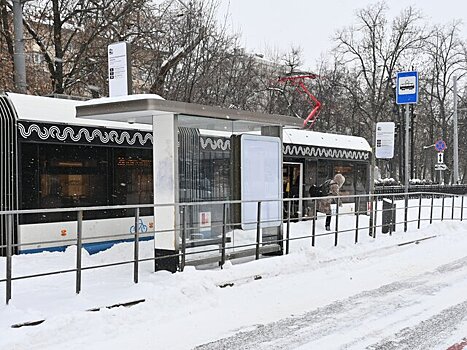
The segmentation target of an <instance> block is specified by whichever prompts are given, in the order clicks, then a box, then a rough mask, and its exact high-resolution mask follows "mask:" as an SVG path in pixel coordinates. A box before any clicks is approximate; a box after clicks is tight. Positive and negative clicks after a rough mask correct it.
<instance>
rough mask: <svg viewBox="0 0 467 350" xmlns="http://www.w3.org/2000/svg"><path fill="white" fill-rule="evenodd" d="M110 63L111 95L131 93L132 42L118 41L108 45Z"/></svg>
mask: <svg viewBox="0 0 467 350" xmlns="http://www.w3.org/2000/svg"><path fill="white" fill-rule="evenodd" d="M107 53H108V55H107V57H108V64H109V96H110V97H117V96H126V95H130V94H131V64H130V44H128V43H126V42H118V43H113V44H110V45H109V46H108V47H107Z"/></svg>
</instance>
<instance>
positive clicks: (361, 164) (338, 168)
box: [0, 93, 371, 255]
mask: <svg viewBox="0 0 467 350" xmlns="http://www.w3.org/2000/svg"><path fill="white" fill-rule="evenodd" d="M80 103H84V102H83V101H77V100H71V99H61V98H50V97H39V96H29V95H21V94H14V93H8V94H6V95H2V96H0V133H1V135H0V136H1V140H0V151H1V155H2V156H1V159H0V165H1V168H0V169H1V171H0V186H1V190H0V210H10V209H50V208H67V207H85V206H112V205H127V204H151V203H153V202H154V201H153V179H152V177H153V169H152V152H153V149H152V147H153V146H152V145H153V142H152V141H153V140H152V137H153V135H152V130H151V128H152V127H151V126H150V125H144V124H137V123H135V124H128V123H123V122H110V121H97V120H90V119H77V118H76V110H75V107H76V106H77V105H79V104H80ZM370 159H371V148H370V146H369V144H368V143H367V142H366V140H365V139H363V138H360V137H353V136H346V135H331V134H324V133H317V132H311V131H305V130H295V129H285V130H284V132H283V178H284V198H291V197H307V193H308V192H307V189H308V188H309V186H311V185H312V184H317V183H321V182H323V181H324V180H325V179H327V178H329V177H331V176H332V175H333V174H334V173H337V172H340V173H342V174H344V176H346V179H347V180H346V183H345V185H344V188H343V191H344V193H345V194H358V193H364V192H366V191H367V190H368V185H369V183H368V174H369V165H370ZM230 164H231V162H230V135H228V134H225V135H219V134H217V135H212V134H210V132H209V131H204V130H199V129H193V128H179V181H180V182H179V189H180V196H179V198H180V202H203V201H215V200H229V199H231V190H230V189H231V165H230ZM297 203H298V204H297V205H296V206H294V207H293V210H294V213H293V215H295V216H297V217H299V216H303V215H306V210H305V209H306V206H307V204H306V202H305V201H297ZM203 215H204V216H203ZM205 216H209V218H210V222H211V223H212V224H213V226H215V225H214V224H215V222H218V221H220V220H222V213H220V210H219V208H215V207H214V206H212V207H211V208H210V207H206V206H203V207H201V206H199V207H193V210H192V212H190V213H188V221H189V224H190V226H191V227H195V228H196V227H200V226H201V225H202V222H201V221H202V219H201V218H202V217H205ZM140 218H141V220H140V223H139V224H138V225H139V230H140V231H142V232H145V231H148V230H149V231H150V230H152V229H154V227H155V223H154V219H153V209H152V208H142V209H141V213H140ZM0 220H1V221H0V246H4V245H5V244H6V231H7V230H6V226H7V225H8V222H7V218H6V217H5V216H1V217H0ZM134 225H135V223H134V212H133V210H131V211H127V210H124V209H122V210H102V211H93V212H86V214H85V217H84V221H83V232H84V237H83V239H84V241H85V244H84V247H85V248H86V249H88V251H90V252H95V251H99V250H103V249H106V248H107V247H109V246H111V245H112V244H115V243H116V242H119V241H122V240H125V239H129V238H131V237H132V236H131V234H132V233H133V232H134V230H135V227H134ZM13 226H14V237H13V241H14V243H16V244H17V246H18V249H17V250H16V252H17V253H32V252H38V251H43V250H51V251H53V250H63V249H65V248H66V246H68V245H71V244H74V240H75V239H76V213H69V212H59V213H42V214H34V215H33V214H24V215H20V216H19V217H17V218H15V222H14V225H13ZM122 230H123V231H125V232H127V234H128V235H127V236H124V235H123V236H122V235H121V232H122ZM113 232H118V233H119V235H118V238H117V236H115V237H113V235H112V233H113ZM191 234H192V235H193V236H194V237H198V238H211V237H215V236H217V235H218V234H219V232H217V230H216V229H214V228H213V229H211V230H206V229H203V230H196V229H194V230H192V233H191ZM0 252H1V250H0ZM0 255H1V254H0Z"/></svg>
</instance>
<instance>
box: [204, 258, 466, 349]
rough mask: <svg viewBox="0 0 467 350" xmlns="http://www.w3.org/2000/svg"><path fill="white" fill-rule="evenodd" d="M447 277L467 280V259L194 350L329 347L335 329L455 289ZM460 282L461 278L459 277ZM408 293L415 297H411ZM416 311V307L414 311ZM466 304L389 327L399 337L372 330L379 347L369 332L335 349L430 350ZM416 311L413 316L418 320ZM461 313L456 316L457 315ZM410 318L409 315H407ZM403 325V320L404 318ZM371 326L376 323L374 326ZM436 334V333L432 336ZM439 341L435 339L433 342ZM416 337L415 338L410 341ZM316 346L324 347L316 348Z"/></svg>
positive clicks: (345, 329) (348, 330)
mask: <svg viewBox="0 0 467 350" xmlns="http://www.w3.org/2000/svg"><path fill="white" fill-rule="evenodd" d="M447 274H463V277H464V279H465V278H467V257H463V258H461V259H458V260H455V261H453V262H450V263H448V264H444V265H441V266H439V267H437V268H436V269H434V270H433V271H430V272H425V273H423V274H420V275H418V277H412V278H410V279H409V280H403V281H397V282H393V283H390V284H387V285H383V286H381V287H379V288H376V289H373V290H368V291H364V292H361V293H359V294H356V295H353V296H351V297H349V298H346V299H343V300H339V301H336V302H333V303H331V304H328V305H326V306H323V307H320V308H317V309H316V310H313V311H309V312H307V313H305V314H303V315H299V316H292V317H288V318H285V319H281V320H279V321H275V322H272V323H269V324H265V325H257V326H256V328H255V329H253V330H248V331H243V332H242V331H241V332H239V333H237V334H235V335H233V336H230V337H227V338H223V339H220V340H217V341H214V342H210V343H207V344H203V345H200V346H197V347H195V349H196V350H211V349H212V350H214V349H216V350H217V349H242V350H247V349H255V350H260V349H265V350H266V349H267V350H273V349H281V350H283V349H284V348H287V349H293V348H296V347H300V346H303V345H306V344H308V343H310V345H312V343H313V342H320V341H325V343H326V344H333V342H332V338H333V337H334V336H335V334H336V329H340V330H342V331H343V332H344V333H351V332H352V330H353V329H355V328H356V327H357V326H358V325H359V324H362V323H364V322H373V321H376V320H378V319H381V318H384V317H385V316H388V315H390V314H391V313H393V314H394V313H397V311H400V310H404V309H408V308H410V307H412V306H417V304H419V300H420V297H426V296H433V295H436V293H439V292H440V291H442V290H443V288H446V287H450V286H451V284H449V283H446V282H445V281H444V279H446V276H447ZM454 279H455V280H462V278H461V279H459V276H454ZM407 295H410V296H411V297H410V298H408V297H407ZM415 309H416V308H415ZM466 311H467V301H463V302H461V303H459V304H457V305H455V306H451V307H449V308H447V309H445V310H442V311H441V312H440V313H438V314H437V315H434V316H432V317H431V318H429V319H427V320H424V321H422V322H420V323H419V324H417V325H416V326H414V327H410V328H406V329H402V330H401V329H400V328H397V327H398V322H394V323H393V324H391V325H389V326H392V327H393V328H396V332H397V333H396V334H394V335H393V336H390V337H387V334H385V333H384V332H387V329H386V327H387V326H388V325H386V324H385V325H383V328H382V329H380V330H375V329H373V330H371V331H370V330H369V332H370V333H368V335H369V336H371V338H372V339H378V338H380V339H382V340H381V341H379V342H377V343H375V344H371V341H370V344H368V340H365V339H366V334H360V336H359V337H357V338H355V334H353V339H348V342H345V341H344V342H343V343H341V344H340V345H338V344H336V347H335V348H341V349H346V348H360V349H361V348H364V347H367V349H369V350H375V349H378V350H380V349H384V350H392V349H394V350H396V349H397V350H399V349H426V348H433V347H432V345H433V344H432V343H433V342H434V341H439V340H442V339H443V338H442V337H443V336H448V335H449V332H450V330H454V329H455V328H452V327H454V325H455V324H456V323H458V322H459V321H460V320H461V319H460V317H462V316H464V317H465V316H466V315H467V312H466ZM456 312H457V313H458V314H456ZM419 313H420V312H416V313H415V314H413V315H410V316H411V317H417V316H419ZM454 315H457V317H454ZM403 316H404V317H405V318H404V320H405V319H406V318H407V316H408V315H407V313H403ZM401 321H403V320H401ZM442 322H445V323H446V328H443V327H440V326H439V325H440V323H442ZM370 324H371V323H370ZM433 327H438V328H439V329H440V332H441V333H440V334H439V335H436V336H434V335H433V334H432V333H433V330H436V329H437V328H433ZM430 331H431V332H430ZM430 336H431V337H434V338H430ZM411 337H412V338H411ZM311 348H319V347H316V346H312V347H311Z"/></svg>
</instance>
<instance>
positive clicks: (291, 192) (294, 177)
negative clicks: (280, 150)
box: [282, 162, 303, 218]
mask: <svg viewBox="0 0 467 350" xmlns="http://www.w3.org/2000/svg"><path fill="white" fill-rule="evenodd" d="M282 179H283V183H284V192H283V198H284V199H285V198H302V197H303V193H302V187H303V186H302V184H303V164H302V163H286V162H284V163H283V167H282ZM302 206H303V204H302V201H301V200H295V201H292V202H291V205H290V217H291V218H299V217H301V216H302V213H303V212H302ZM287 211H288V203H286V202H285V203H284V218H286V217H287V216H288V212H287Z"/></svg>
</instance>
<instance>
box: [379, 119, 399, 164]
mask: <svg viewBox="0 0 467 350" xmlns="http://www.w3.org/2000/svg"><path fill="white" fill-rule="evenodd" d="M394 130H395V124H394V123H393V122H379V123H376V151H375V156H376V158H386V159H391V158H393V157H394Z"/></svg>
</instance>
